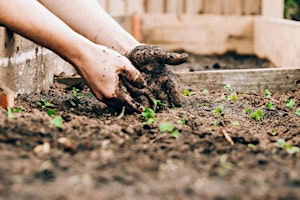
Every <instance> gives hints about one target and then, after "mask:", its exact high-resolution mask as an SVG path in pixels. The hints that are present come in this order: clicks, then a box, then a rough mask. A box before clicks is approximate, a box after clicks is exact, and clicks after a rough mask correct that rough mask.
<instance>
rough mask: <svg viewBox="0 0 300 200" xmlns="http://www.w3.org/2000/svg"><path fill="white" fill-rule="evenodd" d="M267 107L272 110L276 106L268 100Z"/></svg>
mask: <svg viewBox="0 0 300 200" xmlns="http://www.w3.org/2000/svg"><path fill="white" fill-rule="evenodd" d="M265 107H266V108H268V109H271V110H273V109H275V106H274V105H273V104H272V103H271V102H266V104H265Z"/></svg>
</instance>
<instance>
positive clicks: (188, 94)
mask: <svg viewBox="0 0 300 200" xmlns="http://www.w3.org/2000/svg"><path fill="white" fill-rule="evenodd" d="M183 96H186V97H188V96H190V90H188V89H185V90H184V91H183Z"/></svg>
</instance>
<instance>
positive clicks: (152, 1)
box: [145, 0, 164, 13]
mask: <svg viewBox="0 0 300 200" xmlns="http://www.w3.org/2000/svg"><path fill="white" fill-rule="evenodd" d="M145 2H146V12H147V13H164V1H162V0H146V1H145Z"/></svg>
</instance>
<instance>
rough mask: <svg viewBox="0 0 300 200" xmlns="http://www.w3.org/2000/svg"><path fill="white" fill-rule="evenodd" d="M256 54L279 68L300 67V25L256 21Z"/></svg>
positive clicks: (265, 19) (278, 21)
mask: <svg viewBox="0 0 300 200" xmlns="http://www.w3.org/2000/svg"><path fill="white" fill-rule="evenodd" d="M254 36H255V40H254V42H255V43H254V49H255V53H256V54H257V55H258V56H260V57H266V58H268V59H270V60H271V61H272V62H273V63H274V64H275V65H276V66H277V67H283V68H287V67H288V68H290V67H295V68H298V67H300V23H299V22H295V21H290V20H284V19H276V18H265V17H259V18H256V20H255V34H254Z"/></svg>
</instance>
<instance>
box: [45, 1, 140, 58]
mask: <svg viewBox="0 0 300 200" xmlns="http://www.w3.org/2000/svg"><path fill="white" fill-rule="evenodd" d="M39 2H41V3H42V4H43V5H44V6H45V7H47V8H48V9H49V10H50V11H51V12H53V13H54V14H55V15H56V16H58V17H59V18H60V19H61V20H63V21H64V22H65V23H66V24H68V25H69V26H70V27H71V28H73V29H74V30H75V31H76V32H78V33H80V34H81V35H83V36H85V37H86V38H88V39H89V40H91V41H92V42H95V43H97V44H101V45H105V46H107V47H109V48H112V49H115V50H117V51H118V52H120V53H121V54H123V55H125V54H126V53H128V52H129V51H130V50H132V49H134V48H135V47H136V46H138V45H139V42H138V41H136V40H135V39H134V38H133V37H132V36H131V35H130V34H129V33H128V32H126V31H125V30H124V29H123V28H122V27H121V26H120V25H119V24H118V23H117V22H115V20H114V19H113V18H112V17H111V16H109V15H108V14H107V13H106V12H105V11H104V10H103V9H102V7H101V6H100V4H99V3H98V1H97V0H84V1H83V0H60V1H53V0H39ZM58 2H59V3H58Z"/></svg>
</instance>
